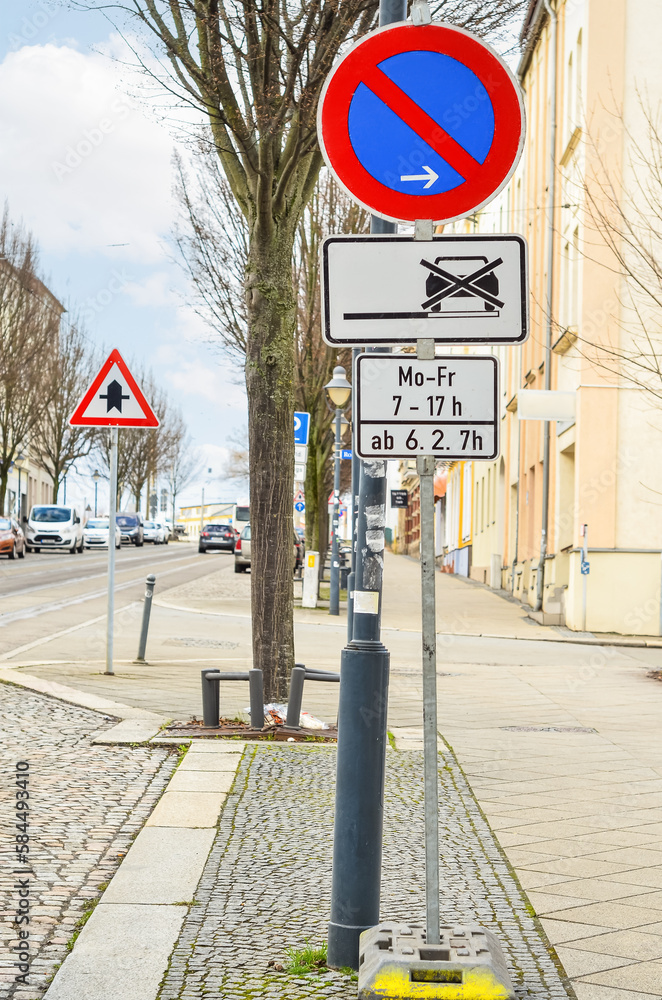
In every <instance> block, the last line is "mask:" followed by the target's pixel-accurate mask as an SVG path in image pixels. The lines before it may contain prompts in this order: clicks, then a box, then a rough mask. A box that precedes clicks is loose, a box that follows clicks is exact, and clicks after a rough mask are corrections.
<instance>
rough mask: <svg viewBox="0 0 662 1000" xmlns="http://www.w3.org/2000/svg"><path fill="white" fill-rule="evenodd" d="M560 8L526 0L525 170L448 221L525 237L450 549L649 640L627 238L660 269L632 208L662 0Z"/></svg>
mask: <svg viewBox="0 0 662 1000" xmlns="http://www.w3.org/2000/svg"><path fill="white" fill-rule="evenodd" d="M552 8H553V9H552V12H551V14H550V11H549V9H548V5H547V4H546V3H545V2H544V0H531V3H530V5H529V9H528V13H527V16H526V20H525V26H524V32H523V36H522V42H523V50H522V58H521V61H520V64H519V67H518V75H519V78H520V82H521V85H522V89H523V93H524V101H525V106H526V113H527V137H526V144H525V150H524V154H523V157H522V161H521V163H520V166H519V167H518V170H517V172H516V174H515V175H514V177H513V178H512V180H511V182H510V184H509V185H508V187H507V189H505V190H504V191H503V192H502V193H501V195H500V196H499V198H498V199H497V200H495V201H494V202H492V203H491V204H490V205H489V206H488V207H487V208H486V209H485V210H484V211H483V212H482V213H480V214H479V215H478V216H477V217H476V218H472V219H471V220H467V221H466V222H465V223H463V224H461V226H459V227H457V228H459V229H461V230H462V231H469V232H471V231H477V232H516V233H521V234H523V235H524V236H526V238H527V241H528V245H529V255H530V306H531V334H530V338H529V340H528V341H527V343H526V344H524V345H522V346H521V347H511V348H498V349H494V351H493V353H494V354H496V355H498V356H499V358H500V361H501V372H502V376H501V377H502V385H501V389H502V396H501V456H500V458H499V459H498V460H497V461H496V462H492V463H473V464H464V465H463V464H461V463H458V465H457V466H454V467H452V468H451V470H450V472H449V480H448V490H447V494H446V511H445V522H446V527H445V539H444V556H443V559H444V562H446V564H447V566H449V567H451V568H452V570H453V571H454V572H460V573H464V574H465V575H469V576H471V577H472V578H474V579H476V580H479V581H480V582H483V583H486V584H489V585H490V586H492V587H494V588H503V589H505V590H508V591H509V592H511V593H513V594H514V595H515V596H516V597H518V598H519V599H520V600H521V601H522V602H524V603H525V604H526V605H529V606H530V607H531V610H532V613H533V614H534V615H536V616H537V617H539V619H540V620H541V621H545V622H546V623H549V624H554V623H559V624H566V625H567V626H569V627H570V628H571V629H575V630H581V629H583V628H584V627H586V628H587V629H588V630H590V631H599V632H617V633H624V634H628V633H640V634H649V635H659V634H662V601H661V582H662V579H661V570H662V558H661V556H662V507H661V504H662V463H660V462H659V461H658V460H657V456H658V455H660V454H661V453H662V413H661V409H660V407H661V404H660V399H659V389H660V384H662V383H661V381H660V379H659V377H658V379H657V381H656V377H655V374H654V368H655V366H656V363H657V359H658V358H660V359H662V337H661V336H660V320H661V317H660V316H659V315H658V314H657V312H656V310H655V309H654V308H650V306H649V301H650V296H649V298H648V299H647V298H646V294H645V293H643V292H641V291H640V290H639V289H638V288H637V267H638V266H640V257H641V254H638V248H637V246H636V240H637V239H640V240H641V242H642V244H646V252H647V253H648V254H649V259H650V257H652V258H653V259H654V260H655V259H656V260H657V261H659V262H660V263H662V247H660V246H659V245H657V244H656V242H655V240H654V239H653V238H649V236H648V235H647V234H646V233H643V234H642V233H641V232H640V231H639V229H640V219H641V218H642V211H641V210H642V205H641V204H637V198H638V197H639V199H640V201H641V200H642V199H643V198H644V196H645V192H646V190H648V191H649V196H650V191H651V190H654V185H655V183H656V172H655V171H656V160H655V156H656V155H660V150H659V149H657V150H656V149H655V135H654V131H653V130H652V129H651V116H654V115H655V114H657V109H658V108H659V106H660V102H661V100H662V61H661V60H660V59H659V52H658V49H657V39H659V38H660V37H662V4H659V3H654V2H649V0H556V3H555V4H553V5H552ZM653 197H654V196H653ZM660 197H661V198H662V190H661V191H660ZM644 208H645V206H644ZM628 220H630V221H629V222H628ZM632 220H634V221H632ZM628 226H629V230H628ZM638 226H639V229H638ZM628 232H629V233H630V235H629V236H628ZM632 244H635V245H634V249H633V248H632ZM656 255H657V257H656ZM630 260H631V261H633V263H632V266H630V264H629V261H630ZM643 266H644V265H643V264H641V267H643ZM639 280H641V278H640V279H639ZM642 340H643V341H644V342H645V343H647V344H648V345H649V348H648V349H647V350H648V351H649V356H648V357H647V361H648V369H647V370H646V372H645V373H644V374H643V375H642V374H641V365H639V368H638V367H637V359H638V358H639V357H640V356H642V357H643V356H645V355H646V350H642V349H641V347H640V345H641V343H642ZM658 347H659V352H658ZM638 351H639V354H638V353H637V352H638ZM633 359H634V360H633ZM537 390H548V391H552V392H560V393H566V394H570V395H569V396H566V397H565V399H566V400H568V399H569V398H570V399H571V400H572V415H568V414H566V415H565V417H564V419H556V420H532V419H520V416H521V413H520V411H521V409H522V408H523V404H522V394H524V393H527V392H536V391H537ZM656 391H657V393H658V394H657V395H656ZM525 402H526V401H525ZM550 405H552V407H553V406H554V405H555V402H554V399H552V400H551V403H550ZM527 409H528V408H527ZM549 412H554V411H553V409H552V410H551V411H549ZM585 526H586V528H585ZM585 530H586V541H587V544H588V560H587V561H588V564H589V575H588V576H587V577H586V578H585V579H584V577H583V576H582V572H581V565H582V547H583V544H584V531H585ZM584 583H585V584H586V586H584ZM584 602H585V603H584Z"/></svg>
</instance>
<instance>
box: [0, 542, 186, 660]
mask: <svg viewBox="0 0 662 1000" xmlns="http://www.w3.org/2000/svg"><path fill="white" fill-rule="evenodd" d="M187 558H188V559H191V558H194V557H192V556H182V558H181V559H178V560H177V562H183V561H185V560H186V559H187ZM196 561H197V560H196ZM182 568H183V567H181V566H177V567H175V568H173V569H169V570H164V571H163V572H161V573H160V574H159V577H160V578H162V577H164V576H169V575H171V574H172V573H179V572H180V571H181V569H182ZM139 583H144V577H142V576H139V577H136V578H135V579H133V580H128V581H125V582H124V583H121V584H118V585H117V586H116V587H115V590H116V591H118V590H127V589H128V588H129V587H134V586H135V585H136V584H139ZM106 593H107V589H106V588H104V589H103V590H96V591H93V592H92V593H91V594H84V595H82V596H80V597H71V598H68V599H67V600H65V601H53V602H51V603H49V604H36V605H33V606H32V607H30V608H23V609H21V610H20V611H10V612H8V613H7V614H5V615H0V628H5V627H6V626H7V625H11V624H13V622H16V621H25V620H26V619H29V618H38V617H39V616H40V615H45V614H48V613H49V612H51V611H60V610H61V609H62V608H67V607H71V606H73V605H75V604H83V603H84V602H85V601H93V600H96V599H97V598H99V597H103V596H104V595H105V594H106ZM131 603H135V602H131ZM127 606H128V605H125V608H126V607H127ZM105 617H106V616H105V615H102V616H101V617H100V618H95V619H91V620H90V621H88V622H85V623H84V624H87V625H90V624H92V623H93V622H96V621H102V620H103V619H105ZM79 627H80V628H82V627H83V626H82V625H81V626H74V627H73V628H72V629H65V630H64V632H58V633H56V634H54V635H52V636H48V637H46V638H45V639H38V640H37V641H36V642H35V643H33V644H28V645H27V646H21V647H19V648H18V649H15V650H11V651H10V652H9V653H4V654H2V656H0V660H5V659H8V658H9V657H11V656H15V655H16V654H17V653H19V652H23V651H24V650H26V649H31V648H32V646H33V645H37V646H39V645H41V644H42V642H49V641H50V639H55V638H57V636H59V635H66V633H67V632H68V631H74V630H75V629H76V628H79Z"/></svg>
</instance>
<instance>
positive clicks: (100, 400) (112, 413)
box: [69, 350, 159, 427]
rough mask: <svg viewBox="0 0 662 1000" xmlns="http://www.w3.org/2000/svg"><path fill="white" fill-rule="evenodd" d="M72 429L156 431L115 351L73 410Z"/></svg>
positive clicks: (150, 413) (154, 421) (147, 408)
mask: <svg viewBox="0 0 662 1000" xmlns="http://www.w3.org/2000/svg"><path fill="white" fill-rule="evenodd" d="M69 423H70V424H72V426H74V427H158V426H159V421H158V418H157V416H156V414H155V413H154V411H153V410H152V408H151V406H150V405H149V403H148V402H147V400H146V399H145V397H144V395H143V394H142V391H141V390H140V387H139V386H138V383H137V382H136V380H135V379H134V377H133V375H132V374H131V372H130V371H129V369H128V368H127V366H126V362H125V361H124V359H123V358H122V355H121V354H120V352H119V351H118V350H114V351H112V353H111V354H110V355H109V357H108V358H107V360H106V361H105V362H104V364H103V366H102V368H101V371H100V372H99V374H98V375H97V376H96V378H95V379H94V381H93V382H92V385H91V386H90V388H89V389H88V390H87V392H86V393H85V395H84V396H83V398H82V400H81V402H80V403H79V404H78V406H77V407H76V410H75V412H74V414H73V416H72V417H71V418H70V420H69Z"/></svg>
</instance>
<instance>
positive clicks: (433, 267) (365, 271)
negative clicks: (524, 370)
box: [322, 235, 528, 345]
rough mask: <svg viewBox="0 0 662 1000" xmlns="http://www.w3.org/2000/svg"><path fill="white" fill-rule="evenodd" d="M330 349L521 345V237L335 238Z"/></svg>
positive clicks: (326, 277) (524, 311) (326, 261)
mask: <svg viewBox="0 0 662 1000" xmlns="http://www.w3.org/2000/svg"><path fill="white" fill-rule="evenodd" d="M322 292H323V294H322V306H323V324H322V331H323V335H324V339H325V340H326V342H327V344H331V345H341V344H385V343H396V344H405V343H415V342H416V341H417V340H419V339H421V338H429V339H432V340H435V341H437V343H447V344H469V343H477V344H481V343H488V344H521V343H523V341H525V340H526V338H527V336H528V269H527V245H526V240H525V239H524V238H523V237H522V236H514V235H513V236H510V235H509V236H482V235H481V236H478V235H476V236H439V237H436V238H435V239H434V240H432V241H419V240H414V239H412V238H411V237H409V236H329V237H328V238H327V239H326V240H325V241H324V244H323V248H322Z"/></svg>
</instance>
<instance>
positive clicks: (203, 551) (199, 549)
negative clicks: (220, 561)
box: [198, 545, 207, 554]
mask: <svg viewBox="0 0 662 1000" xmlns="http://www.w3.org/2000/svg"><path fill="white" fill-rule="evenodd" d="M198 552H202V553H203V554H206V552H207V549H203V547H202V545H198Z"/></svg>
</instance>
